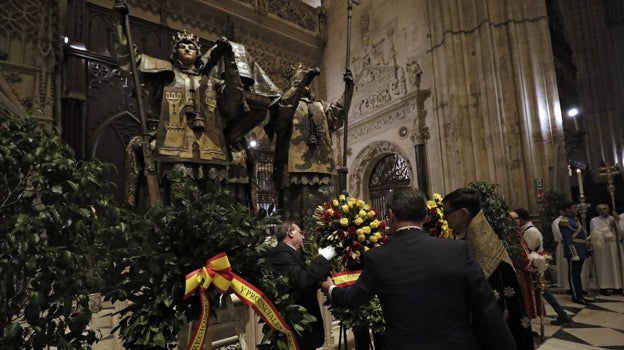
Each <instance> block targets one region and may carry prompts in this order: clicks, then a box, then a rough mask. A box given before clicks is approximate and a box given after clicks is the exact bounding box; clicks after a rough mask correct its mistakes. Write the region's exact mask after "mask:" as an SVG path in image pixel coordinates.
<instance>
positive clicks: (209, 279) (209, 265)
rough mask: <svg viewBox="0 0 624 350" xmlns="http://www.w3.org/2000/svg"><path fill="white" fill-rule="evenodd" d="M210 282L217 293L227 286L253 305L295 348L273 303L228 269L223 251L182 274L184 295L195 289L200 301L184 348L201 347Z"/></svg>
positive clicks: (223, 290)
mask: <svg viewBox="0 0 624 350" xmlns="http://www.w3.org/2000/svg"><path fill="white" fill-rule="evenodd" d="M211 285H213V286H214V287H215V288H216V289H217V290H218V291H219V292H220V293H221V294H225V293H226V292H227V291H229V290H231V291H232V292H234V293H235V294H236V295H237V296H238V297H239V298H240V299H241V300H242V301H243V302H244V303H245V304H247V305H248V306H250V307H251V308H252V309H254V311H255V312H256V314H257V315H258V316H260V318H262V319H263V320H264V322H265V323H266V324H267V325H268V326H269V327H271V328H273V329H275V330H276V331H278V332H280V333H283V334H285V335H286V340H287V343H288V348H289V349H291V350H299V345H298V344H297V341H296V339H295V336H294V333H293V331H292V330H291V329H290V327H288V325H287V324H286V322H285V321H284V319H283V318H282V316H281V315H280V314H279V312H278V311H277V309H276V308H275V306H274V305H273V303H272V302H271V301H270V300H269V299H268V298H267V297H266V295H264V293H263V292H262V291H260V290H259V289H258V288H256V287H254V286H253V285H252V284H251V283H249V282H247V281H245V280H244V279H243V278H241V277H240V276H238V275H237V274H235V273H234V272H232V267H231V266H230V261H229V260H228V257H227V254H225V252H221V253H219V254H217V255H215V256H213V257H212V258H210V259H208V261H206V265H205V266H203V267H202V268H201V269H197V270H195V271H193V272H191V273H189V274H187V275H186V288H185V291H184V299H186V298H188V297H190V296H191V295H192V294H193V292H195V290H197V289H199V298H200V300H201V304H202V311H201V315H200V316H199V320H198V322H197V326H195V330H194V331H193V337H192V338H191V342H189V345H188V346H187V348H186V349H187V350H201V349H203V347H204V342H205V340H206V331H207V329H208V318H209V315H210V301H209V299H208V294H207V293H206V292H207V291H208V288H209V287H210V286H211Z"/></svg>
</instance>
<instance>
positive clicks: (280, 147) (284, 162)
mask: <svg viewBox="0 0 624 350" xmlns="http://www.w3.org/2000/svg"><path fill="white" fill-rule="evenodd" d="M319 74H320V70H319V69H318V68H310V67H306V66H305V65H303V64H301V63H300V64H297V65H294V66H289V67H287V68H286V69H285V77H286V78H287V79H288V80H289V82H290V86H289V87H288V89H287V90H286V91H285V92H284V95H283V96H282V98H281V99H280V100H279V111H278V113H276V114H274V115H272V116H271V121H270V122H269V123H268V124H267V125H266V127H265V129H266V130H267V134H268V135H269V137H275V157H274V172H273V178H274V181H275V183H276V187H277V190H278V193H279V201H278V206H279V207H280V208H281V210H282V212H283V214H284V215H285V217H286V218H291V217H292V218H293V219H294V220H297V221H300V222H302V221H301V220H303V219H305V218H310V217H311V216H312V213H313V212H314V209H315V208H316V206H318V205H320V204H323V203H324V202H326V201H328V200H329V199H330V198H331V196H332V195H333V194H334V193H333V192H334V189H333V183H334V177H335V176H336V161H335V159H334V152H333V145H332V137H331V133H332V132H334V131H336V130H337V129H338V128H340V127H341V126H342V125H343V121H344V111H345V107H346V109H347V110H348V107H349V106H345V102H344V101H351V98H350V97H351V96H352V94H353V78H352V75H351V72H350V71H348V70H347V72H346V73H345V74H344V80H345V82H346V84H345V86H346V87H345V91H344V94H343V95H342V97H341V98H340V100H339V101H338V102H336V103H327V102H325V101H320V100H317V99H315V98H314V95H313V94H312V92H311V91H310V84H311V83H312V81H313V80H314V78H315V77H317V76H318V75H319ZM345 97H347V98H345Z"/></svg>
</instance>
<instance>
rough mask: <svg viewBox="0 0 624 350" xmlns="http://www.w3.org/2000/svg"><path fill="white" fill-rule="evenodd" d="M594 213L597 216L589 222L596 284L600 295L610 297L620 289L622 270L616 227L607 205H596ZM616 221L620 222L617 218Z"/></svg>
mask: <svg viewBox="0 0 624 350" xmlns="http://www.w3.org/2000/svg"><path fill="white" fill-rule="evenodd" d="M596 211H597V212H598V216H596V217H594V218H592V219H591V221H590V222H589V231H590V233H591V236H590V237H591V238H590V239H591V242H592V247H593V250H594V252H593V259H594V264H595V268H596V275H597V276H596V282H597V285H598V288H599V289H600V293H601V294H604V295H610V294H612V293H613V291H614V290H621V288H622V270H621V266H620V257H619V256H618V255H619V252H618V242H617V239H616V237H617V232H616V230H617V227H616V222H615V218H614V217H613V216H612V215H611V214H610V209H609V206H608V205H607V204H604V203H600V204H598V205H597V206H596ZM618 221H620V220H619V217H618Z"/></svg>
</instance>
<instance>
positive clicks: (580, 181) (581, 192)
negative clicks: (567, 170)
mask: <svg viewBox="0 0 624 350" xmlns="http://www.w3.org/2000/svg"><path fill="white" fill-rule="evenodd" d="M576 177H577V178H578V185H579V194H580V195H583V176H582V175H581V169H576Z"/></svg>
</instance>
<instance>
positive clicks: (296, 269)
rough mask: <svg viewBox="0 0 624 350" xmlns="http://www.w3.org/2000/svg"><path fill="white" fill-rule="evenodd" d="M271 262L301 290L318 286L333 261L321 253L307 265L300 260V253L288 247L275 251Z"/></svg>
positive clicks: (327, 273) (326, 274)
mask: <svg viewBox="0 0 624 350" xmlns="http://www.w3.org/2000/svg"><path fill="white" fill-rule="evenodd" d="M288 249H290V248H288ZM271 264H272V265H273V268H274V269H275V270H276V271H277V272H279V273H281V274H284V275H286V276H288V280H289V282H290V284H291V285H292V286H293V287H296V288H298V289H299V290H310V289H316V288H318V285H319V283H321V282H322V281H323V280H324V279H325V277H326V276H328V275H329V271H330V270H331V263H330V262H329V261H327V259H325V258H324V257H322V256H320V255H319V256H317V257H316V258H314V260H313V261H312V262H311V263H310V265H309V266H306V265H305V264H304V263H303V262H302V261H301V260H300V256H299V253H297V252H296V251H294V250H293V251H292V252H290V251H288V250H287V249H282V250H280V251H277V252H274V253H273V254H272V255H271Z"/></svg>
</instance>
